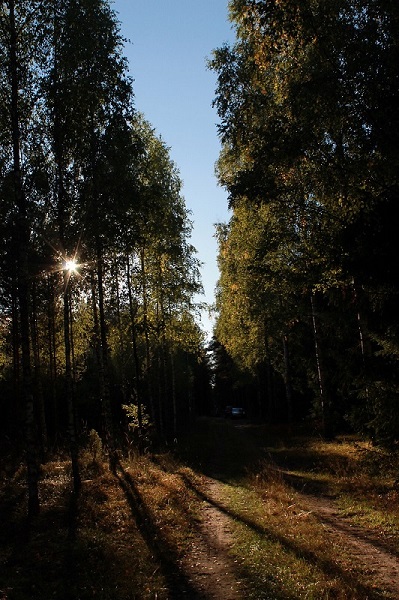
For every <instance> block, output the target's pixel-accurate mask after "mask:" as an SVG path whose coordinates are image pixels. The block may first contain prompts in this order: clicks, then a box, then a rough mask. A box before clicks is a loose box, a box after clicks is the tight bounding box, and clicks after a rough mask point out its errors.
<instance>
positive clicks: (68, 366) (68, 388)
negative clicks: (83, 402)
mask: <svg viewBox="0 0 399 600" xmlns="http://www.w3.org/2000/svg"><path fill="white" fill-rule="evenodd" d="M69 279H70V273H69V272H68V271H67V270H64V347H65V393H66V401H67V411H68V434H69V448H70V454H71V463H72V477H73V488H74V491H75V493H79V490H80V486H81V479H80V471H79V458H78V444H77V439H76V421H75V403H74V396H73V378H72V361H71V324H70V308H69V306H70V289H69Z"/></svg>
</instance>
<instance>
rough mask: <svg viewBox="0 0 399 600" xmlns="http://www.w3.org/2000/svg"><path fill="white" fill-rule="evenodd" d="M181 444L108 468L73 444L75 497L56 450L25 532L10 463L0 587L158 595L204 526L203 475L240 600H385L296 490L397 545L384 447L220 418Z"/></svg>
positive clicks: (2, 495) (104, 597)
mask: <svg viewBox="0 0 399 600" xmlns="http://www.w3.org/2000/svg"><path fill="white" fill-rule="evenodd" d="M178 450H179V456H178V457H177V456H173V455H172V454H171V453H163V454H157V455H151V456H144V457H140V456H138V455H137V454H135V453H130V454H129V456H126V457H124V458H123V457H122V456H120V465H119V468H118V469H117V473H116V474H113V473H111V472H110V471H109V468H108V463H107V461H106V460H105V456H104V454H103V452H102V450H101V449H100V450H98V449H97V450H96V452H94V450H93V448H92V447H91V446H90V447H89V446H88V447H87V448H85V449H82V451H81V453H80V465H81V472H82V490H81V492H80V495H79V497H78V498H77V500H76V501H75V502H74V501H73V496H72V495H71V491H72V483H71V468H70V463H69V460H68V459H67V457H66V456H58V457H56V456H55V457H53V460H51V461H50V462H48V463H47V464H46V465H45V466H44V467H43V468H42V473H41V482H40V496H41V504H42V513H41V515H40V517H39V518H38V519H37V520H36V521H35V522H34V524H33V528H32V531H31V536H30V538H29V539H27V540H25V541H22V542H21V541H19V540H21V539H22V540H23V538H21V537H20V534H22V533H23V530H24V524H25V520H24V515H25V511H26V494H25V472H24V467H23V466H20V467H18V466H17V467H16V468H15V471H14V474H13V476H12V477H10V478H9V479H8V480H7V481H6V480H4V481H3V483H2V485H1V487H0V504H1V508H2V510H3V516H4V522H5V523H6V527H3V528H2V529H1V531H0V538H1V546H0V589H1V590H5V592H6V593H7V594H8V595H9V596H10V598H11V597H15V598H18V600H25V599H26V600H27V599H28V598H29V600H39V599H40V600H41V599H42V598H51V597H56V598H65V599H66V598H69V597H70V598H75V597H76V598H78V597H79V599H81V600H86V599H88V598H93V597H96V598H99V599H100V600H113V599H115V600H116V599H118V600H128V599H129V600H130V599H133V598H139V599H143V600H150V599H154V598H159V599H160V600H168V598H169V597H170V589H171V585H172V586H173V581H171V572H172V571H178V570H179V568H180V567H179V565H180V560H181V558H182V557H183V556H185V555H186V553H187V552H189V551H190V546H191V543H192V541H193V540H194V539H195V536H197V535H199V533H200V531H201V519H202V507H203V505H204V502H208V501H209V500H210V499H207V487H206V482H207V481H208V479H207V478H211V480H212V481H213V482H216V485H217V490H218V492H217V494H218V497H217V501H216V503H214V504H213V505H212V506H214V507H215V509H216V510H220V511H222V512H223V513H224V514H225V515H227V516H228V517H229V518H230V520H231V532H232V533H231V535H232V540H233V543H232V547H231V554H232V557H233V564H235V565H236V569H237V577H238V579H239V580H240V581H242V582H244V583H245V587H246V589H247V590H248V591H246V593H245V598H249V599H253V600H262V599H270V600H283V599H284V600H289V599H292V600H294V599H307V600H327V599H330V598H335V599H338V600H364V598H368V599H369V600H371V599H374V598H375V599H377V598H378V599H382V598H389V595H388V594H387V593H384V592H383V591H382V590H379V589H378V588H375V587H373V586H374V582H373V576H372V573H371V572H369V571H367V569H364V568H362V567H361V566H359V565H358V564H356V559H355V557H354V556H352V552H351V549H350V548H348V547H346V545H345V542H344V541H343V539H340V538H339V536H338V537H337V536H335V537H334V536H331V535H328V533H327V531H326V528H325V527H324V526H323V523H322V522H321V520H320V519H319V518H318V517H317V516H316V515H315V514H314V512H313V511H312V510H311V508H309V507H308V506H306V501H305V500H306V495H312V494H316V495H317V494H320V493H321V494H322V495H325V496H327V497H328V498H329V499H330V500H331V499H334V501H335V502H336V504H337V507H338V509H339V511H340V514H341V516H342V518H344V519H345V522H347V523H353V524H354V525H356V526H358V527H363V528H365V529H367V530H368V531H371V533H374V534H375V536H377V537H378V538H379V539H381V540H382V541H383V542H384V543H385V544H386V545H389V546H390V547H392V548H396V550H397V551H398V550H399V534H398V531H399V491H398V490H397V487H396V481H397V479H398V475H397V473H398V466H397V458H396V457H395V456H394V455H393V454H390V453H387V452H385V451H383V450H378V449H376V448H373V447H372V446H370V445H369V444H366V443H364V442H362V441H360V440H356V439H353V438H348V439H347V438H342V439H340V440H338V441H336V442H333V443H332V442H330V443H324V442H323V441H321V440H319V439H313V438H311V437H308V436H304V435H303V436H296V437H293V436H286V435H285V434H284V435H279V432H278V431H274V432H273V431H272V432H268V430H267V428H261V427H259V428H252V429H251V428H250V427H248V428H246V427H244V426H242V427H241V426H238V427H235V426H234V425H233V424H232V423H230V422H226V421H224V420H203V421H201V422H200V423H199V426H198V429H197V430H196V431H193V432H192V433H191V434H190V435H189V436H188V437H187V439H186V440H182V441H181V443H180V444H179V446H178ZM32 564H34V569H32ZM10 573H12V574H13V576H12V582H11V579H10ZM11 587H12V588H13V596H12V594H11V593H10V589H11ZM65 590H67V591H68V593H69V596H66V595H65V594H66V592H65Z"/></svg>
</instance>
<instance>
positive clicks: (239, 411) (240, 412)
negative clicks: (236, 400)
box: [224, 406, 245, 419]
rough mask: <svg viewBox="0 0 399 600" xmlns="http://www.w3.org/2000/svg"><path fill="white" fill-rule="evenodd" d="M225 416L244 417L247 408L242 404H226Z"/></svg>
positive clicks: (231, 417) (230, 417) (232, 417)
mask: <svg viewBox="0 0 399 600" xmlns="http://www.w3.org/2000/svg"><path fill="white" fill-rule="evenodd" d="M224 416H225V417H227V418H229V419H243V418H244V417H245V410H244V409H243V408H242V407H241V406H226V408H225V409H224Z"/></svg>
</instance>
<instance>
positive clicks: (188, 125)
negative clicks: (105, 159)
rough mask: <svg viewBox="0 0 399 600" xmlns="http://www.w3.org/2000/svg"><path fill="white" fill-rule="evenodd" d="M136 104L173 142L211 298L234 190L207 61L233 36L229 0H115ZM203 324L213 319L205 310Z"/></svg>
mask: <svg viewBox="0 0 399 600" xmlns="http://www.w3.org/2000/svg"><path fill="white" fill-rule="evenodd" d="M112 6H113V8H114V10H115V11H116V12H117V16H118V19H119V21H120V27H121V33H122V35H123V36H124V37H126V38H127V39H128V40H129V41H128V42H127V44H126V46H125V56H126V57H127V59H128V61H129V68H130V73H131V75H132V77H133V79H134V92H135V104H136V108H137V110H139V111H140V112H142V113H143V114H144V116H145V118H146V119H147V120H148V121H149V122H150V123H151V124H152V126H153V127H154V128H155V130H156V133H157V135H160V136H162V139H163V140H164V142H165V143H166V145H167V146H168V147H169V148H170V156H171V158H172V160H173V161H174V162H175V164H176V167H177V168H178V170H179V172H180V176H181V179H182V180H183V195H184V198H185V201H186V206H187V208H188V209H189V210H190V211H191V212H192V215H191V220H192V221H193V223H194V229H193V234H192V238H191V243H192V244H193V245H194V246H195V248H196V249H197V251H198V254H197V257H198V259H199V260H200V261H201V262H202V263H204V266H203V268H202V282H203V286H204V291H205V296H204V297H203V298H201V300H202V301H205V302H208V303H212V302H213V301H214V290H215V286H216V282H217V279H218V269H217V264H216V256H217V244H216V240H215V238H214V233H215V229H214V224H215V223H219V222H225V221H227V220H228V218H229V213H228V209H227V194H226V192H225V191H224V190H223V189H222V188H221V187H219V186H218V184H217V180H216V177H215V174H214V167H215V162H216V160H217V158H218V155H219V150H220V145H219V140H218V137H217V128H216V123H217V121H218V117H217V113H216V110H215V109H214V108H212V101H213V99H214V97H215V87H216V77H215V74H214V73H212V72H210V71H209V70H208V69H207V67H206V59H207V58H209V57H210V56H211V53H212V50H213V49H215V48H217V47H219V46H221V45H223V43H224V42H232V41H233V39H234V33H233V31H232V29H231V24H230V22H229V21H228V17H227V15H228V11H227V0H115V1H114V2H113V3H112ZM202 325H203V328H204V329H205V330H207V331H210V330H211V328H212V322H211V321H209V320H208V319H207V317H206V316H205V315H204V316H203V318H202Z"/></svg>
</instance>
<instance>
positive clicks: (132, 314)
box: [126, 257, 144, 454]
mask: <svg viewBox="0 0 399 600" xmlns="http://www.w3.org/2000/svg"><path fill="white" fill-rule="evenodd" d="M126 276H127V289H128V296H129V314H130V331H131V335H132V345H133V360H134V369H135V373H136V399H137V421H138V426H139V453H140V454H142V453H143V450H144V448H143V435H144V432H143V404H142V397H141V395H142V370H141V363H140V359H139V354H138V348H137V332H136V314H137V310H136V309H135V307H134V302H133V292H132V281H131V274H130V260H129V257H127V269H126Z"/></svg>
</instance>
